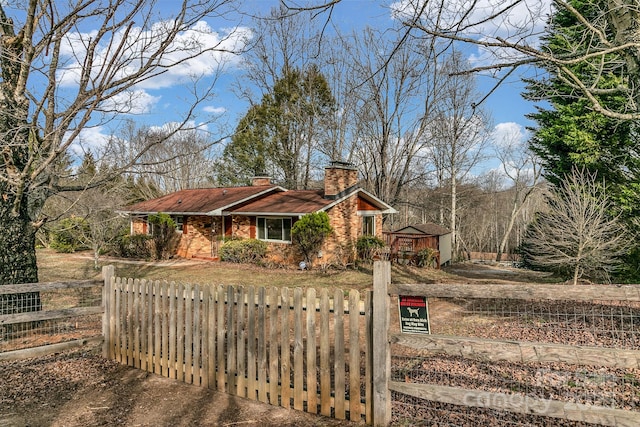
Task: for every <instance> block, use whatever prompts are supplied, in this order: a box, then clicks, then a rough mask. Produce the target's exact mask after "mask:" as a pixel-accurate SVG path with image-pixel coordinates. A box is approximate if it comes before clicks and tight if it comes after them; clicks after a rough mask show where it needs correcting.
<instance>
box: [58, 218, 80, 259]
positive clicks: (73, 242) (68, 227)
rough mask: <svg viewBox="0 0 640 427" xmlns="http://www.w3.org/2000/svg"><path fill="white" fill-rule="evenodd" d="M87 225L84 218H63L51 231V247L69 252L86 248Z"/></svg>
mask: <svg viewBox="0 0 640 427" xmlns="http://www.w3.org/2000/svg"><path fill="white" fill-rule="evenodd" d="M88 229H89V225H88V224H87V221H86V220H85V219H84V218H78V217H71V218H65V219H63V220H61V221H60V222H58V224H56V226H55V228H54V229H53V230H52V232H51V244H50V245H51V248H52V249H53V250H55V251H56V252H63V253H71V252H75V251H77V250H81V249H87V248H88V247H87V245H86V243H85V236H86V234H87V231H88Z"/></svg>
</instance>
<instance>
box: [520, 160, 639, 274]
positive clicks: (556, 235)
mask: <svg viewBox="0 0 640 427" xmlns="http://www.w3.org/2000/svg"><path fill="white" fill-rule="evenodd" d="M632 241H633V239H632V238H630V236H628V235H627V233H626V230H625V227H624V226H623V223H622V221H621V220H620V218H619V216H612V215H611V200H610V198H609V196H608V194H607V189H606V185H605V183H604V182H601V181H599V180H598V178H597V177H596V175H595V174H590V173H588V172H586V171H584V170H575V169H574V170H573V171H572V173H571V175H569V176H567V177H566V178H565V180H564V181H563V182H562V183H561V185H559V186H558V187H554V188H552V189H551V191H550V193H549V195H548V210H547V211H546V212H544V213H540V214H539V216H538V218H536V219H535V220H534V221H533V222H532V223H531V225H530V228H529V230H528V231H527V235H526V237H525V240H524V242H523V246H522V248H523V255H524V257H525V261H526V262H528V263H530V264H531V265H533V266H537V267H541V268H544V269H547V270H552V271H556V272H558V273H561V274H566V275H567V276H568V277H571V281H572V283H573V284H574V285H575V284H577V283H578V280H580V279H581V278H589V279H595V280H604V281H609V280H610V276H611V274H612V273H614V272H615V271H617V269H618V268H619V267H620V263H621V257H622V256H623V255H624V254H625V253H626V252H627V251H628V250H629V247H630V245H631V243H632Z"/></svg>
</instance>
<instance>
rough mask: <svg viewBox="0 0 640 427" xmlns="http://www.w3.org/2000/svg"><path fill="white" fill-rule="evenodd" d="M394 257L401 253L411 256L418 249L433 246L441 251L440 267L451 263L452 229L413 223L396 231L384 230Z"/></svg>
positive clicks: (432, 247)
mask: <svg viewBox="0 0 640 427" xmlns="http://www.w3.org/2000/svg"><path fill="white" fill-rule="evenodd" d="M384 237H385V241H386V243H387V245H388V246H389V248H390V253H391V257H392V258H397V257H398V256H399V254H405V255H408V256H411V255H413V254H416V253H417V252H418V251H420V250H422V249H425V248H431V249H435V250H437V251H438V253H439V261H438V268H439V267H440V266H441V265H447V264H449V263H451V231H449V230H448V229H446V228H444V227H442V226H440V225H438V224H435V223H425V224H412V225H407V226H405V227H402V228H400V229H398V230H395V231H387V232H384Z"/></svg>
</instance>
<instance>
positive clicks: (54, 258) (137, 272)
mask: <svg viewBox="0 0 640 427" xmlns="http://www.w3.org/2000/svg"><path fill="white" fill-rule="evenodd" d="M37 255H38V269H39V277H40V281H41V282H49V281H57V280H80V279H90V278H100V274H101V272H100V270H97V271H96V270H95V269H94V268H93V259H92V258H91V254H90V253H88V252H87V253H75V254H60V253H56V252H54V251H52V250H49V249H39V250H38V252H37ZM108 264H112V265H114V266H115V268H116V275H118V276H120V277H127V278H134V279H153V280H169V281H176V282H183V283H191V284H195V283H200V284H225V285H254V286H264V285H266V286H278V287H285V286H286V287H290V288H295V287H298V286H302V287H304V286H313V287H316V288H320V287H325V286H326V287H329V288H332V289H335V288H339V289H359V290H362V289H370V288H371V284H372V280H373V273H372V265H365V266H362V267H360V268H357V269H346V270H329V271H322V270H320V269H315V270H309V271H300V270H296V269H294V268H279V269H270V268H264V267H259V266H256V265H249V264H231V263H225V262H210V261H193V260H174V261H170V262H163V263H151V262H150V263H147V262H131V261H130V260H117V259H101V260H100V266H103V265H108ZM451 277H454V276H452V275H449V274H447V273H445V272H443V271H438V270H433V269H420V268H414V267H398V266H395V265H394V267H393V270H392V280H393V281H394V282H395V283H418V282H430V283H433V282H434V281H440V282H441V281H446V280H447V279H448V280H451Z"/></svg>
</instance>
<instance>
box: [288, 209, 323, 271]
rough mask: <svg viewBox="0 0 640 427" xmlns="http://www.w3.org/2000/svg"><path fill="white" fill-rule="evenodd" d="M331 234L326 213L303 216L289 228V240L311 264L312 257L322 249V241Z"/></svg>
mask: <svg viewBox="0 0 640 427" xmlns="http://www.w3.org/2000/svg"><path fill="white" fill-rule="evenodd" d="M332 232H333V228H331V224H330V223H329V215H327V213H326V212H314V213H310V214H307V215H304V216H303V217H302V218H300V219H299V220H298V221H296V223H295V224H293V227H291V240H292V242H293V244H294V245H296V246H297V248H298V250H299V251H300V253H302V255H303V256H304V260H305V261H307V262H308V263H311V262H312V260H313V259H314V255H315V254H316V253H317V252H318V251H319V250H320V248H321V247H322V243H323V242H324V239H325V238H327V236H329V235H330V234H331V233H332Z"/></svg>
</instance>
